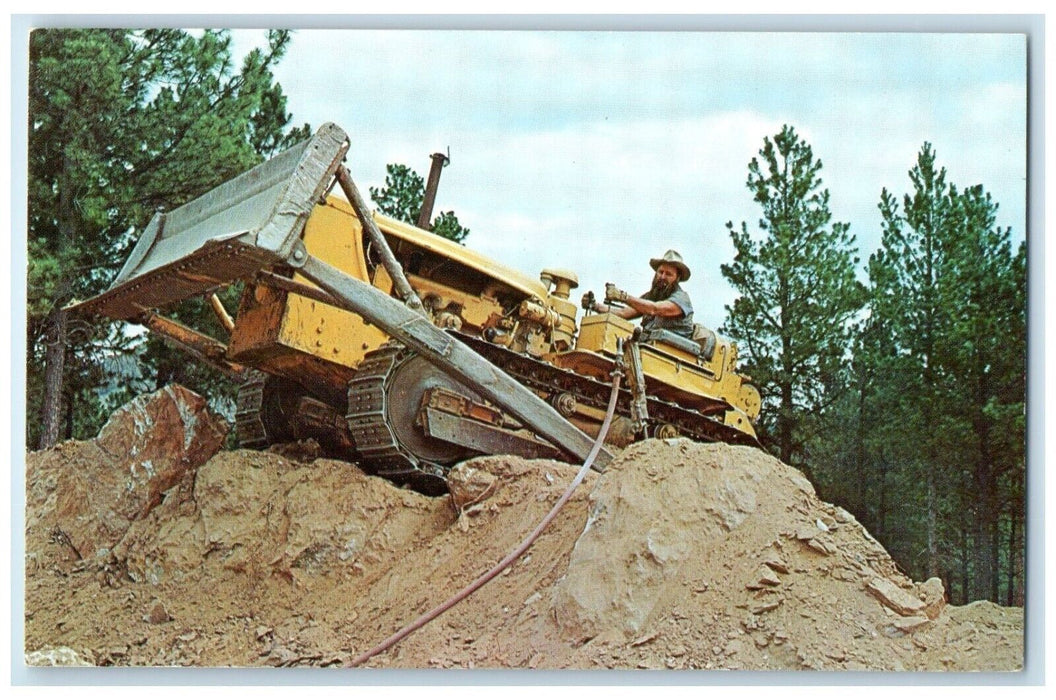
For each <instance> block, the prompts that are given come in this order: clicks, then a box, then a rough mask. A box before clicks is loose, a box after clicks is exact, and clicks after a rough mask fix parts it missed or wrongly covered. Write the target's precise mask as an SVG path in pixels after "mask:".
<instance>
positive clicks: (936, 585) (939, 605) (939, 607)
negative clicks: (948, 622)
mask: <svg viewBox="0 0 1056 700" xmlns="http://www.w3.org/2000/svg"><path fill="white" fill-rule="evenodd" d="M917 593H918V594H919V595H920V597H921V598H922V599H923V600H924V614H925V615H927V616H928V619H930V620H935V619H938V617H939V615H941V614H942V611H943V609H944V608H945V607H946V589H945V587H944V586H943V585H942V579H940V578H936V577H932V578H929V579H928V580H927V581H925V582H924V583H920V584H917Z"/></svg>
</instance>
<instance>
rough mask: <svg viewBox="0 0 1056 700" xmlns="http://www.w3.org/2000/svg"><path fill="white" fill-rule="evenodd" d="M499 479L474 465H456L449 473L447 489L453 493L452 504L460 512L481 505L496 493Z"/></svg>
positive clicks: (466, 463)
mask: <svg viewBox="0 0 1056 700" xmlns="http://www.w3.org/2000/svg"><path fill="white" fill-rule="evenodd" d="M497 484H498V477H496V476H495V475H494V474H492V473H490V472H487V471H484V470H483V469H478V468H476V467H475V466H474V465H473V463H472V462H471V461H470V462H462V463H460V464H456V465H455V466H454V467H453V468H452V469H451V471H449V472H448V473H447V488H448V490H449V491H450V492H451V502H452V503H454V505H455V508H457V509H458V510H459V511H462V510H464V509H465V508H467V507H469V506H471V505H474V504H476V503H480V502H481V501H483V500H484V499H485V498H487V497H488V496H490V495H491V494H493V493H495V490H496V487H497Z"/></svg>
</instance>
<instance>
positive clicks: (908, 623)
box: [891, 615, 931, 634]
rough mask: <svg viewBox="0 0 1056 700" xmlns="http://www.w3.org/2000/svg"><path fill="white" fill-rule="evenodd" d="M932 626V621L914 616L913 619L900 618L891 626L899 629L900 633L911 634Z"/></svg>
mask: <svg viewBox="0 0 1056 700" xmlns="http://www.w3.org/2000/svg"><path fill="white" fill-rule="evenodd" d="M930 624H931V620H929V619H928V618H927V617H925V616H923V615H914V616H912V617H900V618H898V619H896V620H894V621H892V622H891V626H892V627H894V628H895V629H897V630H898V631H899V632H902V633H904V634H909V633H911V632H913V631H915V630H918V629H920V628H921V627H925V626H927V625H930Z"/></svg>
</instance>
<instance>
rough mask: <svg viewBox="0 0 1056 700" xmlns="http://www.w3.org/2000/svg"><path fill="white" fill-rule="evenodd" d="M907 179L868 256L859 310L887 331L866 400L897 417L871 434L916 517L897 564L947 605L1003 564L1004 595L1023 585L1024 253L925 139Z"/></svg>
mask: <svg viewBox="0 0 1056 700" xmlns="http://www.w3.org/2000/svg"><path fill="white" fill-rule="evenodd" d="M909 176H910V181H911V184H912V187H913V189H912V192H911V193H909V194H906V195H905V196H904V197H903V198H902V201H901V207H900V206H899V201H898V199H897V198H896V197H894V196H893V195H892V194H891V193H889V192H888V191H887V190H886V189H885V190H884V191H883V192H882V193H881V200H880V211H881V214H882V216H883V221H884V230H883V236H882V240H881V248H880V250H878V251H877V252H876V253H875V254H874V255H873V256H872V257H871V259H870V264H869V277H870V282H871V298H870V313H871V316H870V318H871V320H872V321H874V322H875V323H878V324H882V325H883V326H885V327H887V328H890V329H891V336H890V339H889V340H888V341H887V342H888V344H889V348H888V350H887V352H885V353H882V355H880V356H877V358H873V359H870V360H868V363H872V364H875V366H876V369H877V370H879V372H878V373H877V375H876V376H877V377H878V378H879V379H880V381H879V382H878V383H877V387H876V391H875V392H874V393H873V394H872V395H871V396H869V397H868V399H867V402H868V403H871V404H872V405H873V407H872V411H874V412H876V413H879V414H887V415H889V416H897V417H898V418H897V421H896V422H897V426H898V430H897V431H895V432H892V431H881V430H880V427H879V425H877V426H874V427H873V429H872V431H871V432H872V433H873V434H872V437H871V439H872V441H873V443H874V444H880V443H883V444H884V445H885V446H886V447H887V449H888V450H889V452H890V453H891V455H892V457H893V464H894V473H895V478H896V479H897V480H899V481H900V482H901V483H904V484H906V485H907V491H906V494H907V495H908V496H910V497H909V498H905V499H903V501H902V502H901V503H900V507H901V509H902V511H901V513H900V515H899V517H900V518H902V519H903V520H904V521H905V522H919V523H920V524H921V525H922V527H921V529H920V530H919V534H918V533H917V532H916V531H910V532H908V533H907V537H906V542H905V543H904V545H905V546H906V548H907V549H908V550H910V551H914V550H916V551H920V552H923V553H924V556H923V561H917V560H916V559H915V558H914V557H912V556H909V557H907V558H906V559H902V560H901V561H902V562H903V563H904V565H906V566H907V568H909V569H910V571H911V573H912V574H913V575H914V576H915V577H928V576H936V575H938V576H941V577H942V578H943V579H945V580H946V582H947V587H948V589H949V590H951V598H952V599H953V600H955V601H958V602H966V601H967V600H971V599H977V598H989V599H991V600H998V599H999V597H1000V593H1001V590H1000V584H1001V577H1000V569H1001V567H1002V566H1004V567H1005V570H1006V576H1005V579H1004V580H1005V586H1006V595H1007V596H1008V597H1010V598H1011V597H1013V596H1014V590H1013V589H1014V587H1015V585H1017V584H1016V577H1017V576H1018V577H1019V584H1020V585H1021V583H1022V580H1021V577H1022V548H1021V545H1022V531H1023V522H1022V515H1023V508H1022V481H1023V474H1024V466H1025V465H1024V453H1023V443H1024V435H1025V432H1024V431H1025V425H1024V422H1023V417H1024V412H1023V407H1024V396H1025V354H1026V317H1025V313H1026V304H1025V300H1026V297H1025V295H1026V256H1025V248H1024V247H1021V248H1020V250H1019V252H1018V254H1013V252H1012V249H1011V244H1010V240H1009V238H1010V231H1009V229H1007V228H1006V229H1001V228H999V227H997V226H996V225H995V222H996V212H997V205H996V204H995V203H994V202H992V201H991V198H990V196H989V195H988V194H987V193H985V191H984V190H983V188H982V186H975V187H971V188H968V189H966V190H964V191H959V190H958V189H957V188H956V187H955V186H953V185H952V184H948V183H947V180H946V177H947V176H946V170H945V168H939V167H938V166H937V164H936V158H935V152H934V150H933V149H932V147H931V144H929V143H925V144H924V146H923V148H922V149H921V151H920V153H919V154H918V157H917V162H916V164H915V165H914V167H913V169H912V170H911V171H910V173H909ZM863 466H868V465H863ZM916 484H919V485H920V486H919V487H918V488H914V485H916ZM918 493H919V495H920V497H919V498H918V497H917V494H918ZM888 542H890V541H888ZM888 546H889V548H890V546H891V545H890V544H889V545H888ZM893 553H894V552H893ZM1002 562H1004V564H1002Z"/></svg>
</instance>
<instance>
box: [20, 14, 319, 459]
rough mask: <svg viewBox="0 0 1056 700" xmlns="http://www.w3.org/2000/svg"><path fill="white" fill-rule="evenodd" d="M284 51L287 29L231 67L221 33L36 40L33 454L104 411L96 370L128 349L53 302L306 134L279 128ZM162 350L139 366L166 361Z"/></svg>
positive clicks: (32, 83)
mask: <svg viewBox="0 0 1056 700" xmlns="http://www.w3.org/2000/svg"><path fill="white" fill-rule="evenodd" d="M288 42H289V33H288V32H283V31H273V32H270V33H269V37H268V47H267V48H266V49H265V50H260V49H256V50H254V51H252V52H250V53H249V54H248V55H247V56H246V57H245V59H244V61H243V63H242V66H241V69H240V70H238V71H236V70H235V66H234V64H233V62H232V58H231V52H230V37H229V35H228V33H227V32H226V31H219V32H218V31H208V30H207V31H204V32H200V33H195V34H192V33H189V32H186V31H182V30H176V29H157V30H144V31H131V30H125V29H115V30H100V29H40V30H36V31H34V32H33V34H32V36H31V38H30V80H29V92H30V94H29V203H28V204H29V220H28V253H29V269H28V315H29V318H28V323H27V375H28V376H27V379H28V381H27V389H28V392H29V396H28V404H29V405H28V407H27V408H28V410H29V415H39V416H40V421H35V420H31V421H29V425H30V430H29V434H28V435H27V441H28V444H29V445H30V446H34V445H38V444H39V445H40V446H48V445H51V444H53V443H54V442H55V441H56V440H57V439H58V438H59V437H60V433H61V432H62V429H63V416H64V415H65V416H81V417H86V416H89V415H93V414H99V415H102V414H103V413H104V412H103V411H101V410H97V409H98V407H97V406H96V405H95V404H96V403H97V402H98V395H99V392H98V391H95V389H97V388H98V387H99V384H100V383H101V382H105V381H106V377H105V376H104V375H107V374H108V373H111V372H112V368H107V367H106V366H104V362H105V361H108V360H110V361H112V360H113V358H114V355H113V353H115V352H118V353H119V352H127V351H129V345H130V343H131V340H130V339H129V338H128V337H127V336H126V335H125V334H124V333H123V332H122V331H120V330H118V329H117V328H116V327H115V326H113V325H112V324H105V323H104V322H102V321H99V322H98V323H97V324H95V325H91V326H89V325H86V324H85V323H84V321H83V320H80V319H67V317H66V314H65V312H63V306H64V305H66V304H67V303H69V302H70V301H71V300H73V299H74V298H85V297H87V296H90V295H93V294H96V293H98V292H100V291H102V290H103V289H104V288H105V287H106V286H107V284H108V283H109V281H110V280H111V279H112V278H113V276H114V274H116V272H117V270H118V269H120V266H121V264H122V262H123V261H124V260H125V259H126V258H127V255H128V252H129V250H130V249H131V246H132V245H134V243H135V240H136V238H137V235H138V233H139V232H141V231H142V229H143V227H144V226H145V225H146V223H147V221H149V219H150V217H151V216H152V215H153V213H154V212H155V211H156V210H157V209H159V208H166V209H172V208H175V207H177V206H179V205H180V204H182V203H184V202H186V201H188V200H190V199H192V198H193V197H196V196H198V195H200V194H202V193H203V192H205V191H207V190H208V189H210V188H211V187H214V186H215V185H217V184H219V183H220V182H223V181H224V180H226V179H228V178H230V177H231V176H233V175H234V174H236V173H238V172H241V171H243V170H245V169H247V168H249V167H251V166H252V165H254V164H256V163H257V162H259V161H260V160H261V158H262V156H265V155H269V154H270V153H271V152H273V151H275V150H278V149H281V148H284V147H286V146H288V145H291V144H292V143H294V142H295V141H298V140H300V139H302V138H305V137H306V136H307V135H308V127H307V125H305V126H304V127H303V128H301V129H293V130H289V131H287V130H286V125H287V124H288V123H289V115H287V114H286V113H285V111H284V110H285V96H284V95H283V93H282V90H281V87H280V86H279V85H278V84H276V83H275V82H274V79H273V76H272V73H271V68H272V66H273V65H274V63H275V62H276V61H278V60H280V59H281V58H282V56H283V54H284V53H285V51H286V48H287V46H288ZM71 324H74V326H75V328H73V329H71ZM100 324H101V325H100ZM71 331H77V332H71ZM159 347H160V346H158V347H156V348H155V349H154V350H152V351H148V352H147V353H146V355H145V359H146V361H148V362H154V363H155V364H157V363H158V362H159V361H164V354H165V353H166V352H168V351H167V350H162V349H158V348H159ZM159 354H160V355H161V356H162V357H160V358H159ZM181 366H183V367H186V368H188V369H187V372H193V371H194V370H193V369H191V368H190V367H191V363H186V362H183V363H182V365H181ZM68 367H69V368H70V369H71V370H74V371H75V374H73V375H70V374H69V373H68V371H67V368H68ZM64 387H65V389H64ZM64 394H65V395H64ZM64 399H65V408H64ZM76 401H85V402H88V403H86V404H84V405H77V406H76V407H75V405H74V402H76ZM93 402H95V403H93ZM76 423H77V421H75V420H70V419H67V420H66V421H65V430H66V436H72V435H75V434H76V435H85V434H86V433H87V434H90V433H91V432H92V431H93V430H94V429H97V428H98V425H92V424H91V423H97V421H96V420H91V421H89V423H88V424H84V425H77V424H76ZM82 431H84V432H82Z"/></svg>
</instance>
